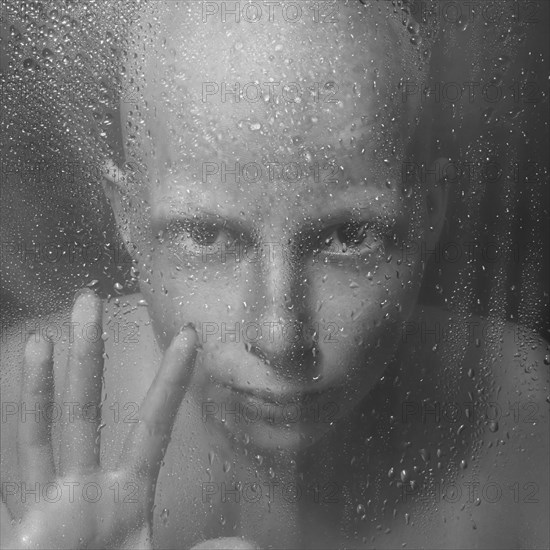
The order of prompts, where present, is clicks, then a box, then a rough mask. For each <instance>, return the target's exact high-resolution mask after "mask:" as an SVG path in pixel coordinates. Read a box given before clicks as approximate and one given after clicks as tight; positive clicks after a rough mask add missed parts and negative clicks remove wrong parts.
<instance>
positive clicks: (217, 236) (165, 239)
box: [157, 220, 231, 254]
mask: <svg viewBox="0 0 550 550" xmlns="http://www.w3.org/2000/svg"><path fill="white" fill-rule="evenodd" d="M157 238H160V240H161V242H162V243H164V244H167V245H168V246H171V247H177V248H178V249H179V250H181V249H183V250H185V251H187V252H190V253H197V254H198V253H203V252H204V248H206V247H212V246H214V245H216V244H220V243H221V241H222V239H223V240H224V242H225V243H226V244H227V243H228V242H230V241H231V239H230V237H229V236H227V234H226V232H225V231H224V230H223V228H222V227H221V225H217V224H213V223H206V222H197V221H188V220H183V221H182V220H175V221H171V222H170V223H169V224H168V226H167V227H166V230H165V231H162V232H161V234H160V235H159V236H158V237H157Z"/></svg>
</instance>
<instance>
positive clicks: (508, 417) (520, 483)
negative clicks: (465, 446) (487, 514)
mask: <svg viewBox="0 0 550 550" xmlns="http://www.w3.org/2000/svg"><path fill="white" fill-rule="evenodd" d="M549 353H550V347H549V344H548V342H547V341H546V340H544V339H543V338H542V337H541V336H540V335H539V334H538V333H536V332H535V331H532V330H529V329H527V328H525V327H522V326H521V325H516V324H512V323H507V324H506V326H505V328H504V331H503V341H502V347H501V358H500V360H497V361H496V364H495V366H494V368H493V371H494V375H495V384H496V388H495V397H496V403H497V404H498V406H499V407H500V411H497V412H498V413H499V414H500V417H501V418H502V421H501V422H500V424H501V426H499V431H500V430H501V429H502V436H501V437H502V440H501V450H500V452H496V449H495V452H493V453H491V454H490V455H489V456H488V458H489V457H490V462H488V464H487V467H488V468H491V467H496V468H499V467H500V468H502V471H503V473H505V475H506V476H507V477H508V479H509V480H510V482H511V484H512V487H513V490H514V491H515V492H516V494H515V495H514V498H515V499H516V500H517V501H518V502H519V503H520V506H517V507H514V508H515V510H514V511H515V512H516V514H513V515H512V517H510V520H511V521H514V522H515V524H516V526H517V528H518V530H519V532H518V538H519V540H520V541H521V545H522V547H524V548H549V547H550V533H549V528H548V517H549V516H550V502H549V495H550V482H549V478H550V467H549V466H550V464H549V460H550V458H549V457H550V421H549V411H550V374H549V363H550V361H549ZM505 447H507V449H506V452H503V451H504V448H505Z"/></svg>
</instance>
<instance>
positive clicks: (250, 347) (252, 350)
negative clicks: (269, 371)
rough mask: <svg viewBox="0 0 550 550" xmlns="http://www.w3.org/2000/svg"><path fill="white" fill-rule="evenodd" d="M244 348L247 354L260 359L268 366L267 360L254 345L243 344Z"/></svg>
mask: <svg viewBox="0 0 550 550" xmlns="http://www.w3.org/2000/svg"><path fill="white" fill-rule="evenodd" d="M244 348H245V349H246V351H247V352H249V353H252V354H254V355H255V356H256V357H258V359H261V360H262V361H264V362H265V363H266V364H268V365H269V359H268V358H267V355H266V354H265V353H264V352H263V351H262V349H261V348H260V347H258V346H256V345H255V344H251V343H250V342H245V343H244Z"/></svg>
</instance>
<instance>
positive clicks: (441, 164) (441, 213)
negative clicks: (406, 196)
mask: <svg viewBox="0 0 550 550" xmlns="http://www.w3.org/2000/svg"><path fill="white" fill-rule="evenodd" d="M452 167H453V164H452V162H451V160H450V159H449V158H446V157H440V158H438V159H437V160H436V161H435V162H434V163H433V164H432V166H431V169H430V171H429V172H427V174H429V175H428V176H427V182H426V188H427V189H426V211H427V221H428V226H429V227H428V233H427V239H428V241H429V242H428V245H429V246H430V248H433V247H434V246H435V245H436V244H437V242H438V241H439V238H440V236H441V231H442V230H443V226H444V224H445V219H446V216H447V207H448V202H449V184H448V181H447V176H450V171H451V169H452ZM451 179H452V178H451Z"/></svg>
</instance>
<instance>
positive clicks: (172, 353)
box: [120, 327, 198, 484]
mask: <svg viewBox="0 0 550 550" xmlns="http://www.w3.org/2000/svg"><path fill="white" fill-rule="evenodd" d="M197 343H198V338H197V333H196V332H195V330H194V328H192V327H188V328H186V329H184V330H183V331H182V332H180V333H179V334H178V335H177V336H176V337H175V338H174V339H173V340H172V343H171V344H170V346H169V348H168V349H167V350H166V353H165V354H164V358H163V360H162V364H161V367H160V370H159V372H158V374H157V376H156V377H155V379H154V381H153V384H152V385H151V387H150V388H149V391H148V392H147V395H146V396H145V399H144V401H143V404H142V406H141V409H140V412H139V422H138V423H137V424H135V425H134V427H133V428H132V431H131V432H130V433H129V434H128V437H127V438H126V441H125V442H124V449H123V451H122V456H121V463H120V466H121V467H122V468H124V469H127V470H128V469H129V470H130V471H132V472H134V473H136V474H137V475H138V477H139V478H141V479H148V480H150V481H151V482H152V483H153V484H154V483H156V480H157V476H158V473H159V470H160V463H161V461H162V459H163V458H164V454H165V452H166V448H167V447H168V443H169V441H170V434H171V433H172V428H173V426H174V421H175V418H176V415H177V413H178V410H179V407H180V404H181V401H182V399H183V396H184V395H185V391H186V388H187V386H188V384H189V381H190V380H191V376H192V375H193V368H194V365H195V358H196V356H197Z"/></svg>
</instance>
